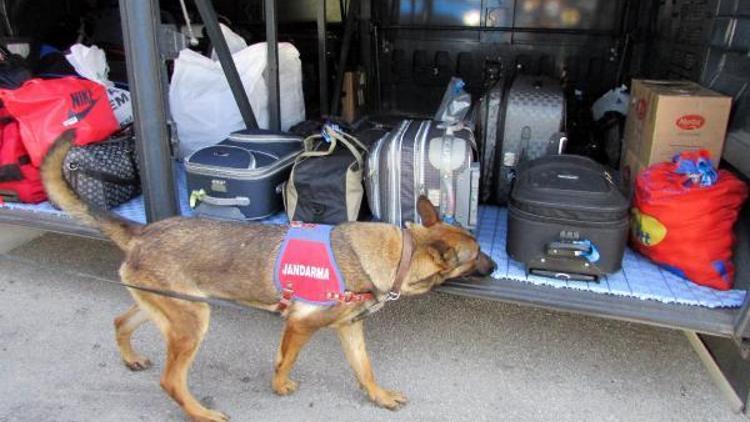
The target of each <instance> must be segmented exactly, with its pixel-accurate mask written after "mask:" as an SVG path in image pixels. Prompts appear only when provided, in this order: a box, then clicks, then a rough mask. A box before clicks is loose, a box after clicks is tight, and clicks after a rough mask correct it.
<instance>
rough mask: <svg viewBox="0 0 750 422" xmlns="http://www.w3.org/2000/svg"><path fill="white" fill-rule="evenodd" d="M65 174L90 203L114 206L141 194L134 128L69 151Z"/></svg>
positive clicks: (108, 206)
mask: <svg viewBox="0 0 750 422" xmlns="http://www.w3.org/2000/svg"><path fill="white" fill-rule="evenodd" d="M63 176H64V177H65V180H66V181H67V182H68V183H69V184H70V186H71V188H73V190H74V191H75V192H76V194H78V196H79V197H80V198H81V199H82V200H83V201H84V202H86V203H87V204H90V205H93V206H96V207H98V208H102V209H105V210H109V209H112V208H114V207H116V206H118V205H120V204H123V203H125V202H127V201H129V200H130V199H132V198H134V197H136V196H138V195H140V193H141V181H140V177H139V175H138V160H137V159H136V153H135V137H134V136H133V134H132V131H128V132H125V133H123V134H121V135H117V136H113V137H111V138H109V139H107V140H105V141H103V142H100V143H97V144H90V145H86V146H81V147H73V148H71V149H70V151H68V154H67V156H66V157H65V161H64V164H63Z"/></svg>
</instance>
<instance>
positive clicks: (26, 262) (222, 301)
mask: <svg viewBox="0 0 750 422" xmlns="http://www.w3.org/2000/svg"><path fill="white" fill-rule="evenodd" d="M0 258H1V259H5V260H7V261H10V262H15V263H18V264H24V265H28V266H32V267H36V268H40V269H43V270H49V268H48V266H46V265H42V264H40V263H38V262H36V261H34V260H32V259H27V258H21V257H19V256H14V255H8V254H0ZM55 271H57V272H58V273H64V274H67V275H70V276H73V277H79V278H88V279H90V280H97V281H101V282H103V283H109V284H115V285H118V286H120V287H127V288H129V289H136V290H140V291H143V292H146V293H152V294H156V295H160V296H166V297H171V298H173V299H180V300H186V301H189V302H202V303H207V304H209V305H216V306H230V307H232V308H236V309H243V310H244V309H249V308H250V307H249V306H243V305H239V304H237V303H235V302H233V301H231V300H229V299H220V298H211V297H201V296H194V295H189V294H185V293H179V292H173V291H170V290H160V289H152V288H150V287H143V286H136V285H133V284H128V283H123V282H121V281H117V280H111V279H108V278H104V277H99V276H96V275H93V274H86V273H82V272H80V271H71V270H66V269H63V268H56V269H55Z"/></svg>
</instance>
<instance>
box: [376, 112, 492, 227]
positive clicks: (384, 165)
mask: <svg viewBox="0 0 750 422" xmlns="http://www.w3.org/2000/svg"><path fill="white" fill-rule="evenodd" d="M474 149H475V141H474V135H473V133H472V132H471V131H470V130H468V129H466V128H462V127H445V126H444V125H443V124H442V123H438V122H434V121H431V120H404V121H402V122H401V124H400V125H398V126H397V127H396V128H394V129H393V130H392V131H391V132H390V133H389V134H388V135H386V136H385V137H384V138H382V139H381V140H380V141H378V143H377V144H376V145H375V146H374V147H373V148H372V149H371V150H370V156H369V158H368V160H367V168H366V173H365V174H366V177H365V188H366V191H367V198H368V204H369V206H370V210H371V211H372V213H373V216H375V217H376V218H378V219H380V220H382V221H385V222H388V223H391V224H395V225H398V226H402V225H403V224H404V223H405V222H407V221H414V222H417V223H420V222H421V221H420V219H419V215H418V214H417V213H416V203H417V199H418V198H419V196H420V195H421V194H424V195H426V196H427V197H428V198H429V199H430V202H432V203H433V205H435V206H436V207H438V209H439V210H440V213H441V215H442V217H443V220H444V221H446V222H456V223H458V224H460V225H462V226H463V227H465V228H469V229H470V228H473V227H475V226H476V221H477V200H478V193H479V192H478V187H479V186H478V185H479V163H475V162H474Z"/></svg>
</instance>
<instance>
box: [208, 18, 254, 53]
mask: <svg viewBox="0 0 750 422" xmlns="http://www.w3.org/2000/svg"><path fill="white" fill-rule="evenodd" d="M219 27H220V28H221V33H222V35H224V40H225V41H226V42H227V48H228V49H229V52H230V53H232V54H234V53H238V52H239V51H240V50H242V49H243V48H245V47H247V43H246V42H245V39H244V38H242V37H241V36H240V35H238V34H237V33H235V32H234V31H232V30H231V29H229V27H228V26H226V25H224V24H223V23H220V24H219ZM211 60H214V61H215V60H219V56H217V55H216V50H215V49H211Z"/></svg>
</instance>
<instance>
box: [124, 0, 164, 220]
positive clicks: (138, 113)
mask: <svg viewBox="0 0 750 422" xmlns="http://www.w3.org/2000/svg"><path fill="white" fill-rule="evenodd" d="M120 19H121V22H122V32H123V40H124V44H125V54H126V56H127V60H126V65H127V70H128V81H130V94H131V98H132V102H133V115H134V118H135V122H134V127H135V142H136V150H137V152H138V160H139V162H140V173H141V180H142V185H143V196H144V202H145V207H146V218H147V220H148V221H149V222H152V221H157V220H161V219H164V218H167V217H172V216H174V215H177V213H178V212H177V209H178V208H177V200H176V195H175V184H174V173H173V172H172V157H171V154H170V148H169V132H168V130H167V118H166V105H165V101H164V96H163V92H164V90H163V86H162V78H161V74H160V69H161V56H160V55H159V47H158V43H157V39H156V28H157V25H158V24H159V23H160V18H159V2H158V0H153V1H121V2H120Z"/></svg>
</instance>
